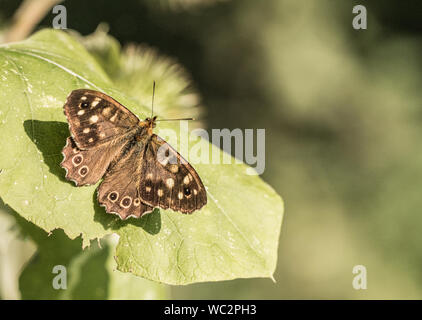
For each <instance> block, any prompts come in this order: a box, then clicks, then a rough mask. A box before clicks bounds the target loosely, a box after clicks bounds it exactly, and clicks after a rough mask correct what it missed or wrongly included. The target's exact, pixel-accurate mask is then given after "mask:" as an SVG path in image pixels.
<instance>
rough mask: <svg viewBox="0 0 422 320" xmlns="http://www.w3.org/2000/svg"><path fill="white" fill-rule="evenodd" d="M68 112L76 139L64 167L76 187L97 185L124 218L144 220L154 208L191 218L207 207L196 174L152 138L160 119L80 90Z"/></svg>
mask: <svg viewBox="0 0 422 320" xmlns="http://www.w3.org/2000/svg"><path fill="white" fill-rule="evenodd" d="M64 113H65V115H66V117H67V120H68V122H69V130H70V133H71V137H69V138H67V142H66V146H65V147H64V148H63V151H62V154H63V156H64V159H63V161H62V163H61V164H60V165H61V166H62V167H63V168H64V169H66V179H68V180H71V181H73V182H74V183H75V184H76V186H84V185H90V184H95V183H97V182H98V181H99V180H100V179H101V178H104V179H103V181H102V182H101V184H100V185H99V187H98V188H97V199H98V202H99V203H100V205H101V206H104V207H105V209H106V211H107V212H108V213H114V214H118V215H119V216H120V218H121V219H126V218H128V217H131V216H132V217H136V218H139V217H141V216H142V215H143V214H145V213H149V212H151V211H152V210H153V209H154V207H159V208H163V209H168V208H170V209H172V210H175V211H180V212H182V213H192V212H193V211H195V210H198V209H200V208H201V207H203V206H204V205H205V204H206V203H207V194H206V191H205V188H204V185H203V184H202V181H201V179H200V178H199V176H198V174H197V173H196V171H195V169H194V168H192V166H191V165H190V164H189V163H188V162H187V161H186V160H185V159H183V157H182V156H180V154H179V153H178V152H177V151H176V150H174V149H173V148H172V147H171V146H170V145H169V144H168V143H166V142H165V141H164V140H163V139H161V138H160V137H158V136H157V135H155V134H154V133H153V128H155V121H156V118H157V117H151V118H147V119H145V121H141V120H139V119H138V117H137V116H136V115H135V114H133V113H132V112H131V111H129V110H128V109H127V108H125V107H124V106H123V105H121V104H120V103H119V102H117V101H116V100H114V99H113V98H111V97H109V96H107V95H106V94H104V93H101V92H98V91H94V90H87V89H78V90H74V91H72V92H71V93H70V95H69V96H68V97H67V100H66V103H65V105H64Z"/></svg>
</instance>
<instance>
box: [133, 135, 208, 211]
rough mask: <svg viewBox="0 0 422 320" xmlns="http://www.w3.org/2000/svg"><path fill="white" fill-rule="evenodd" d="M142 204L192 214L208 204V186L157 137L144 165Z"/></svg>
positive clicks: (147, 148) (150, 144)
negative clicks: (206, 187)
mask: <svg viewBox="0 0 422 320" xmlns="http://www.w3.org/2000/svg"><path fill="white" fill-rule="evenodd" d="M140 165H141V170H140V174H141V176H142V179H141V181H140V185H139V193H140V197H141V200H142V202H144V203H146V204H148V205H150V206H153V207H160V208H163V209H168V208H170V209H172V210H175V211H181V212H182V213H192V212H193V211H195V210H198V209H200V208H202V207H203V206H204V205H205V204H206V203H207V193H206V190H205V187H204V185H203V183H202V181H201V178H199V175H198V174H197V173H196V171H195V169H194V168H193V167H192V166H191V165H190V164H189V163H188V162H187V161H186V160H185V159H184V158H183V157H182V156H181V155H180V154H179V153H178V152H177V151H176V150H174V149H173V148H172V147H171V146H170V145H169V144H168V143H167V142H165V141H164V140H163V139H161V138H160V137H158V136H157V135H155V134H153V135H152V137H151V139H150V140H149V142H148V143H146V144H145V147H144V150H143V154H142V161H141V162H140Z"/></svg>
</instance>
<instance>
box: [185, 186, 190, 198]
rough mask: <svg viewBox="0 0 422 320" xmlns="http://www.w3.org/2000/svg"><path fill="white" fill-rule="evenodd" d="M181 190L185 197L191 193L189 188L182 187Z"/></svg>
mask: <svg viewBox="0 0 422 320" xmlns="http://www.w3.org/2000/svg"><path fill="white" fill-rule="evenodd" d="M183 192H184V193H185V196H186V197H188V196H190V195H191V191H190V189H189V188H184V189H183Z"/></svg>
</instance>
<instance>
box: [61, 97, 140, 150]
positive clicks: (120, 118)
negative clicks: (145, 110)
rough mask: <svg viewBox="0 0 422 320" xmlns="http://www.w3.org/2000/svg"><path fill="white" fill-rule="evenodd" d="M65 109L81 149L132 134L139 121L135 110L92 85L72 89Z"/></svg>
mask: <svg viewBox="0 0 422 320" xmlns="http://www.w3.org/2000/svg"><path fill="white" fill-rule="evenodd" d="M64 113H65V115H66V117H67V120H68V122H69V130H70V133H71V134H72V137H73V139H74V141H75V142H76V145H77V146H78V147H79V148H80V149H90V148H94V147H97V146H99V145H101V144H104V143H107V142H110V141H112V140H115V139H117V138H119V137H123V136H126V135H130V134H132V133H133V131H134V130H135V128H136V125H137V124H138V123H139V119H138V117H137V116H136V115H134V114H133V113H132V112H131V111H129V110H128V109H126V108H125V107H124V106H123V105H121V104H120V103H119V102H117V101H116V100H114V99H113V98H111V97H109V96H108V95H106V94H104V93H101V92H98V91H94V90H88V89H78V90H74V91H72V92H71V93H70V94H69V96H68V97H67V99H66V103H65V105H64Z"/></svg>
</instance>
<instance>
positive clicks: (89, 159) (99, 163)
mask: <svg viewBox="0 0 422 320" xmlns="http://www.w3.org/2000/svg"><path fill="white" fill-rule="evenodd" d="M123 147H124V145H122V144H119V143H110V144H108V145H101V146H99V147H97V148H93V149H89V150H81V149H79V148H78V147H77V145H76V143H75V141H74V140H73V138H72V137H68V138H67V140H66V145H65V147H64V148H63V151H62V154H63V161H62V162H61V163H60V165H61V167H62V168H65V169H66V176H65V177H66V179H68V180H71V181H73V182H75V184H76V185H77V186H83V185H91V184H95V183H97V182H98V180H100V179H101V178H102V176H103V175H104V173H105V172H106V170H107V168H108V167H109V165H110V163H111V162H112V161H113V160H114V159H115V158H116V157H117V156H118V155H119V154H120V152H121V151H122V148H123Z"/></svg>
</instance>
